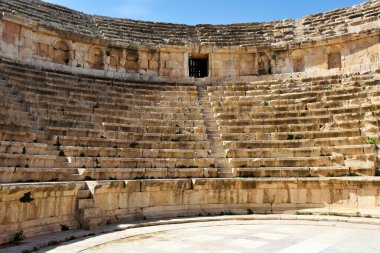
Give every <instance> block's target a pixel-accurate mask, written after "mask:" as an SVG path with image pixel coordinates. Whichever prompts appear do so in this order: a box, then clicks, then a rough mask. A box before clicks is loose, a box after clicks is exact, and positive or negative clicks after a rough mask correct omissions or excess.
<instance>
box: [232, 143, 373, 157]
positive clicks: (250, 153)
mask: <svg viewBox="0 0 380 253" xmlns="http://www.w3.org/2000/svg"><path fill="white" fill-rule="evenodd" d="M367 154H377V151H376V146H375V145H368V144H367V145H366V144H362V145H347V146H333V147H330V146H325V147H302V148H256V149H226V156H227V157H228V158H255V157H257V158H276V157H283V158H285V157H313V156H334V155H367Z"/></svg>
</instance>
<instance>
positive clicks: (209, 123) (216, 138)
mask: <svg viewBox="0 0 380 253" xmlns="http://www.w3.org/2000/svg"><path fill="white" fill-rule="evenodd" d="M197 94H198V101H199V104H200V106H201V110H202V114H203V119H204V123H205V126H206V131H207V132H206V133H207V138H208V141H209V142H210V151H211V154H210V157H212V158H215V166H216V167H217V168H219V169H220V172H221V174H220V177H233V176H234V175H233V172H232V171H231V169H230V166H229V163H228V159H227V158H226V153H225V150H224V147H223V141H222V138H221V136H220V131H219V129H218V124H217V123H216V119H215V116H214V111H213V110H212V106H211V102H210V99H209V96H208V92H207V86H206V85H202V84H198V85H197Z"/></svg>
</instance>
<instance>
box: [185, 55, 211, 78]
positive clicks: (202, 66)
mask: <svg viewBox="0 0 380 253" xmlns="http://www.w3.org/2000/svg"><path fill="white" fill-rule="evenodd" d="M189 76H190V77H195V78H202V77H207V76H208V59H207V58H202V59H190V60H189Z"/></svg>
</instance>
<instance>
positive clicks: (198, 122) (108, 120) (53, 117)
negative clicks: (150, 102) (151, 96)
mask: <svg viewBox="0 0 380 253" xmlns="http://www.w3.org/2000/svg"><path fill="white" fill-rule="evenodd" d="M34 112H36V113H38V121H39V123H41V124H42V125H54V124H59V123H60V122H62V123H63V124H65V123H64V122H67V123H68V124H74V125H75V124H78V125H79V124H80V123H81V122H83V123H88V124H92V125H99V126H104V127H117V125H115V124H118V125H119V126H120V127H121V128H128V127H130V128H132V127H136V128H140V129H143V128H149V127H155V126H156V127H166V128H169V127H171V128H181V127H201V126H203V119H201V118H200V117H201V115H196V114H193V115H191V114H190V115H188V118H186V117H185V116H183V115H179V116H182V117H178V118H174V119H171V118H170V116H168V117H165V116H162V117H159V118H158V119H156V118H150V119H149V118H147V117H144V118H127V117H116V116H114V117H111V116H109V117H107V116H106V115H102V114H84V113H70V112H58V111H53V113H49V115H45V114H43V113H41V114H39V112H38V111H34V110H32V111H31V113H32V114H33V113H34ZM192 116H193V117H194V118H192ZM172 117H174V115H172ZM54 122H57V123H54ZM72 122H73V123H72ZM178 131H181V129H178ZM174 132H175V130H174Z"/></svg>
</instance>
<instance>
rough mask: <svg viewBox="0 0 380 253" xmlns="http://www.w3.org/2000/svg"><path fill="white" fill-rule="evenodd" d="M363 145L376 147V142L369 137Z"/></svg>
mask: <svg viewBox="0 0 380 253" xmlns="http://www.w3.org/2000/svg"><path fill="white" fill-rule="evenodd" d="M364 144H371V145H376V144H377V140H376V139H374V138H371V137H367V139H365V140H364Z"/></svg>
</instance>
